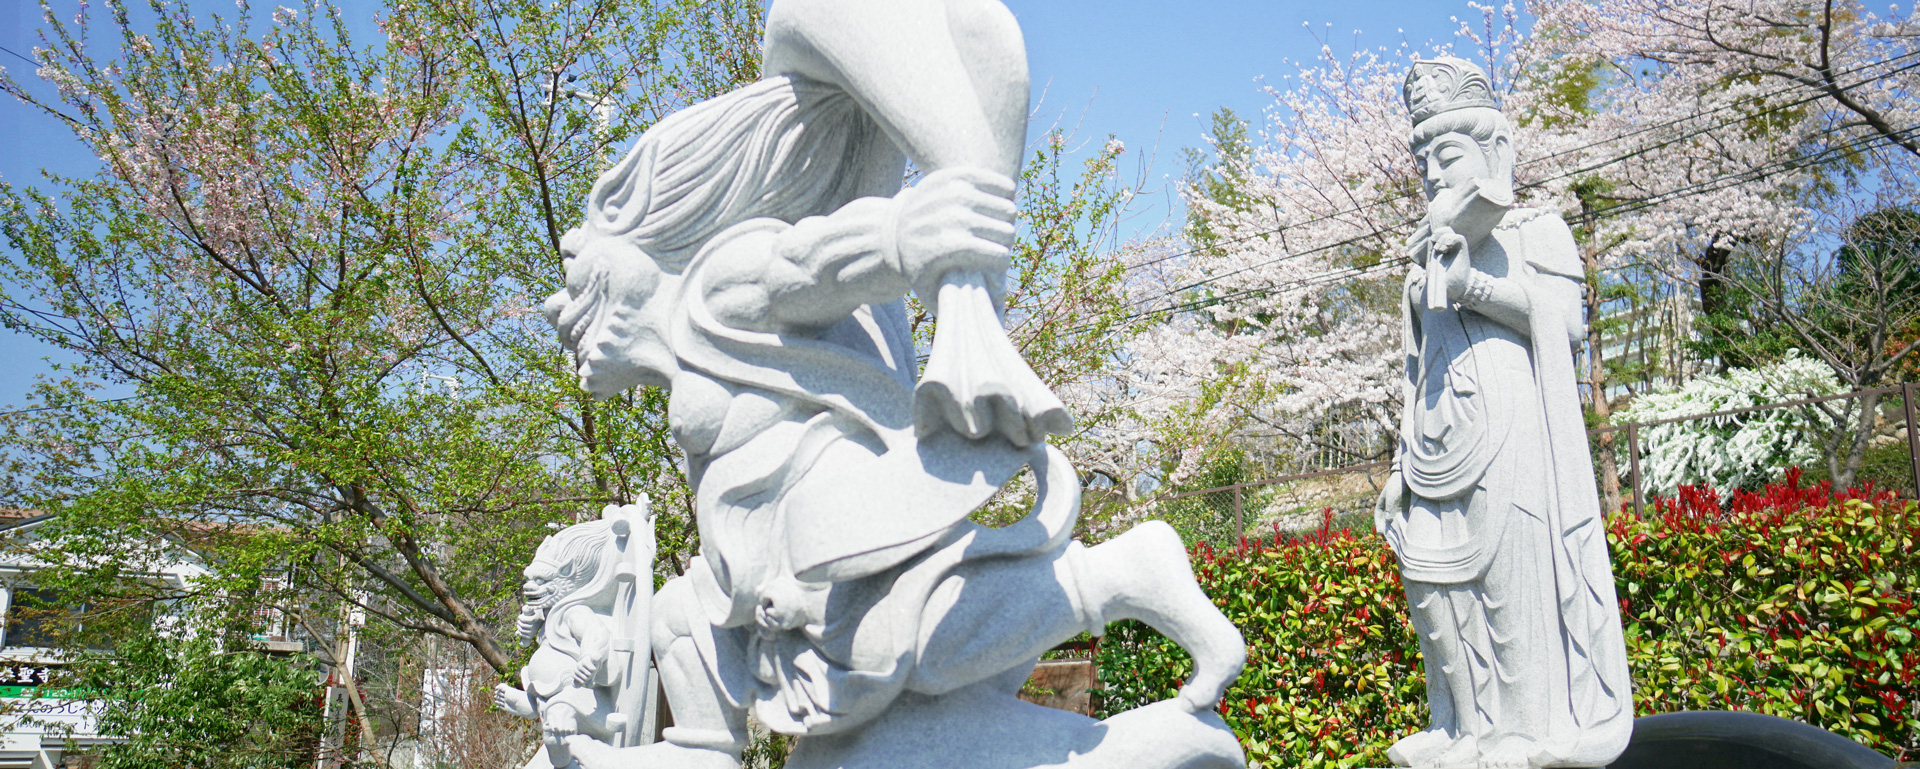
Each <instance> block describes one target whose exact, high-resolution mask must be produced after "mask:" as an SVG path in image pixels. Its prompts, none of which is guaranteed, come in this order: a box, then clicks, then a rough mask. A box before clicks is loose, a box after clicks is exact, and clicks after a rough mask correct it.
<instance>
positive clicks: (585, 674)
mask: <svg viewBox="0 0 1920 769" xmlns="http://www.w3.org/2000/svg"><path fill="white" fill-rule="evenodd" d="M652 533H653V529H652V525H651V521H650V520H649V518H648V508H647V505H646V504H645V503H644V500H643V503H642V504H639V505H608V506H607V508H606V510H604V511H602V513H601V517H600V519H599V520H596V521H588V522H586V523H579V524H575V525H573V526H569V527H567V528H565V529H561V530H560V531H559V532H558V533H556V534H554V535H553V536H551V537H548V538H547V539H546V541H544V542H541V543H540V547H539V549H538V550H536V551H535V552H534V556H533V563H531V564H529V565H528V566H527V568H526V569H525V570H524V571H523V572H522V573H523V574H524V575H525V576H526V580H527V581H526V583H525V584H524V585H522V587H521V595H522V597H523V598H525V599H526V600H525V603H524V604H522V606H521V609H520V618H519V623H518V625H519V628H518V630H519V636H520V641H521V642H522V643H528V644H534V645H535V648H534V652H533V655H532V657H531V658H530V659H528V660H527V665H526V667H523V668H521V669H520V687H519V688H514V687H511V686H508V685H506V684H500V685H499V686H498V687H495V689H494V702H495V703H496V704H498V705H499V706H500V709H502V710H505V711H507V712H509V713H512V714H514V715H517V716H520V717H523V718H531V719H536V720H538V721H539V723H540V737H541V748H542V750H541V753H540V756H536V757H535V759H534V762H533V764H531V765H530V766H532V767H533V769H546V767H545V765H547V764H551V765H552V766H554V767H566V766H570V765H571V764H572V763H573V756H572V749H571V748H570V747H569V743H568V740H570V739H572V738H574V737H577V736H579V737H587V738H589V739H593V740H598V741H601V742H606V743H609V744H638V740H637V739H636V738H637V737H638V736H639V731H640V730H639V728H638V727H640V726H641V724H640V722H639V720H638V718H637V717H638V716H639V715H640V709H641V704H642V703H643V702H644V698H645V696H646V694H647V689H648V685H649V683H650V679H649V678H648V677H647V674H646V670H647V661H646V659H645V657H644V655H640V656H636V655H635V654H634V650H635V647H636V643H635V640H636V639H635V633H636V631H638V635H639V638H641V639H644V638H645V637H646V624H647V619H646V616H645V607H646V602H645V601H644V600H643V599H644V597H645V594H646V593H647V592H650V591H651V588H652V584H651V580H652V575H651V568H650V567H651V565H652V563H653V554H654V543H653V537H652ZM642 577H644V578H645V580H646V581H645V582H642V581H641V578H642ZM541 756H544V760H543V759H542V758H541Z"/></svg>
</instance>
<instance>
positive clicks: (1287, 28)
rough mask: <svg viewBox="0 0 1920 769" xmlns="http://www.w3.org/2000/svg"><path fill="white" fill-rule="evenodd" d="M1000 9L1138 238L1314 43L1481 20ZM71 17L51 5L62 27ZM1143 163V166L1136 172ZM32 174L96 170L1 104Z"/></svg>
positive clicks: (1065, 1) (66, 137)
mask: <svg viewBox="0 0 1920 769" xmlns="http://www.w3.org/2000/svg"><path fill="white" fill-rule="evenodd" d="M1005 2H1007V5H1008V7H1010V8H1012V9H1013V12H1014V14H1015V15H1016V16H1018V17H1019V19H1020V24H1021V28H1022V29H1023V30H1024V32H1025V34H1026V39H1027V56H1028V66H1029V69H1030V71H1031V73H1032V77H1033V87H1034V95H1035V98H1036V99H1041V98H1042V97H1043V96H1044V102H1043V103H1042V104H1041V105H1040V106H1041V118H1040V119H1039V120H1037V121H1036V124H1035V130H1036V131H1038V130H1045V129H1046V128H1048V127H1049V126H1051V125H1053V124H1054V123H1055V121H1056V120H1057V121H1058V123H1059V125H1060V126H1061V127H1062V128H1065V129H1068V130H1070V131H1073V132H1074V133H1075V136H1076V137H1077V138H1078V139H1081V140H1085V141H1091V142H1095V143H1097V142H1099V141H1102V140H1104V139H1105V138H1106V137H1107V136H1108V135H1109V134H1111V135H1114V136H1117V137H1119V138H1120V139H1121V140H1122V141H1123V142H1125V143H1126V145H1127V147H1128V150H1129V153H1128V154H1129V155H1130V156H1131V161H1132V162H1130V163H1129V165H1127V166H1126V168H1127V171H1128V173H1129V175H1130V176H1139V177H1142V178H1144V179H1146V180H1147V181H1148V184H1147V185H1145V186H1146V187H1148V188H1149V189H1150V190H1151V189H1152V188H1159V189H1160V192H1159V193H1158V194H1155V195H1148V196H1146V197H1143V198H1142V199H1141V200H1140V201H1139V202H1138V203H1137V205H1136V212H1137V214H1136V216H1135V218H1134V219H1133V220H1132V222H1131V226H1132V227H1133V228H1135V229H1137V230H1151V229H1153V228H1154V227H1155V226H1157V225H1158V224H1159V223H1161V222H1163V221H1166V220H1168V219H1169V218H1171V217H1173V216H1175V215H1177V213H1178V201H1177V200H1176V199H1175V196H1174V195H1173V194H1172V187H1171V182H1172V181H1174V180H1177V179H1178V177H1179V175H1180V173H1181V171H1182V169H1183V165H1182V162H1181V160H1180V157H1179V155H1180V149H1181V148H1182V147H1193V146H1200V145H1201V144H1202V143H1203V141H1204V140H1203V138H1202V136H1203V134H1204V133H1205V130H1206V119H1207V116H1208V115H1209V114H1211V113H1212V112H1213V111H1214V110H1216V109H1218V108H1220V107H1223V106H1224V107H1231V108H1232V109H1234V110H1235V111H1236V112H1239V113H1240V114H1242V115H1245V116H1248V117H1250V118H1256V119H1257V117H1258V116H1259V115H1260V114H1261V110H1262V109H1263V108H1264V107H1265V106H1266V105H1267V104H1269V103H1270V99H1268V98H1267V97H1266V96H1265V95H1264V94H1263V93H1262V92H1261V90H1260V81H1261V80H1262V78H1265V79H1266V80H1267V81H1268V82H1271V83H1273V84H1274V85H1280V84H1281V83H1282V82H1283V81H1282V78H1283V77H1284V76H1285V75H1287V74H1288V73H1290V72H1292V71H1294V69H1295V67H1294V66H1293V65H1292V64H1290V63H1289V62H1300V61H1308V60H1311V59H1313V58H1314V57H1315V56H1317V55H1318V51H1319V50H1320V47H1321V45H1322V44H1323V42H1324V43H1326V44H1329V45H1331V46H1332V47H1333V48H1334V49H1335V50H1336V51H1340V52H1345V51H1349V50H1351V49H1353V48H1355V47H1356V46H1357V47H1364V48H1378V47H1386V48H1390V49H1397V48H1398V47H1399V46H1400V45H1401V43H1403V42H1405V43H1409V44H1410V45H1411V46H1412V47H1413V48H1415V49H1416V50H1425V49H1427V48H1428V47H1429V46H1430V44H1433V43H1442V44H1445V43H1451V42H1452V41H1453V34H1454V30H1455V29H1456V28H1457V27H1458V25H1457V24H1456V23H1455V22H1453V21H1451V20H1450V19H1451V17H1454V16H1460V17H1463V18H1466V17H1477V16H1478V15H1479V14H1478V12H1477V11H1475V10H1474V9H1472V8H1470V7H1469V6H1468V5H1467V4H1466V0H1458V2H1456V1H1455V0H1420V1H1415V0H1383V1H1381V2H1366V1H1364V0H1360V1H1351V0H1350V1H1349V2H1326V1H1325V0H1317V1H1311V0H1260V1H1257V2H1223V1H1220V0H1185V1H1184V2H1177V1H1176V2H1168V1H1167V0H1151V1H1150V0H1101V1H1100V2H1091V1H1089V0H1005ZM76 5H77V4H76V3H74V2H69V1H66V0H57V1H56V2H55V8H56V10H57V11H58V12H61V13H67V14H71V13H72V12H73V11H74V9H75V7H76ZM214 5H217V6H218V7H220V8H221V9H222V10H225V9H228V8H230V7H231V6H228V5H227V4H226V3H225V2H218V3H215V4H214ZM256 5H259V6H261V7H269V6H270V5H271V3H270V2H264V1H263V2H257V3H256ZM343 5H344V6H345V7H346V8H347V9H348V10H349V14H352V13H353V12H354V11H356V10H358V11H359V12H360V13H361V14H362V15H365V14H366V13H368V12H369V11H370V9H371V8H372V7H373V5H374V4H373V3H371V2H366V1H365V0H346V2H344V3H343ZM35 6H36V4H35V3H32V2H29V0H0V46H4V47H5V48H6V49H8V50H9V51H13V52H17V53H20V54H30V51H31V49H32V48H33V46H34V45H35V44H36V43H37V42H38V37H37V29H38V27H39V23H40V17H39V12H38V9H37V8H36V7H35ZM95 8H96V10H98V6H95ZM0 66H4V67H6V69H7V71H8V72H10V73H12V74H13V75H14V76H15V77H16V78H20V79H23V80H24V79H29V78H31V76H32V73H31V67H29V66H28V65H27V62H25V61H22V60H21V59H19V58H17V57H15V56H14V55H13V54H11V53H7V52H4V51H0ZM1148 155H1151V156H1152V158H1151V159H1152V161H1153V162H1152V163H1151V164H1150V165H1140V163H1142V162H1144V161H1146V160H1147V159H1148ZM42 168H47V169H52V170H55V171H58V172H61V173H66V174H85V173H87V172H89V171H90V170H91V169H92V168H94V162H93V159H92V156H91V155H89V154H88V153H87V152H85V151H84V150H83V149H81V148H80V146H79V145H78V144H77V143H76V142H74V140H73V138H72V136H71V135H70V134H69V133H67V131H66V129H65V128H64V127H63V126H62V125H60V123H59V122H58V121H56V120H54V119H53V118H50V117H47V116H45V115H42V114H40V113H38V112H36V111H33V110H31V109H28V108H26V107H24V106H22V105H21V104H19V103H17V102H15V101H13V100H12V99H10V98H8V99H4V100H3V101H0V180H5V181H7V182H9V183H12V184H15V185H36V184H40V183H41V182H40V171H41V169H42ZM0 247H4V246H0ZM49 356H51V357H52V358H53V359H54V360H56V361H57V360H60V359H61V358H62V356H61V354H60V353H59V352H58V351H57V350H53V349H51V348H47V347H44V346H42V345H39V344H37V343H34V342H33V341H31V340H28V339H26V338H24V337H21V336H19V335H17V334H13V333H10V332H7V331H4V330H0V410H3V409H6V408H10V407H17V406H19V405H21V404H22V403H23V402H24V401H25V399H26V393H27V391H28V389H29V388H30V387H31V386H32V385H33V381H34V378H35V376H37V375H39V374H41V373H43V372H45V371H46V370H47V367H48V363H47V361H46V360H45V358H47V357H49Z"/></svg>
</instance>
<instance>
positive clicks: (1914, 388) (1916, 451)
mask: <svg viewBox="0 0 1920 769" xmlns="http://www.w3.org/2000/svg"><path fill="white" fill-rule="evenodd" d="M1916 394H1920V385H1916V384H1915V383H1913V382H1908V383H1906V384H1903V385H1901V386H1900V399H1901V400H1902V401H1905V403H1904V404H1902V405H1904V406H1906V410H1907V469H1909V470H1912V471H1913V498H1914V499H1920V430H1915V429H1914V427H1915V424H1916V422H1920V420H1916V419H1915V418H1914V406H1913V398H1914V395H1916Z"/></svg>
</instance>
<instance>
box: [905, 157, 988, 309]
mask: <svg viewBox="0 0 1920 769" xmlns="http://www.w3.org/2000/svg"><path fill="white" fill-rule="evenodd" d="M895 200H897V201H899V204H900V208H899V211H898V213H897V214H896V216H897V219H896V220H895V223H894V248H895V250H896V252H897V253H898V254H899V258H900V271H901V273H902V274H904V275H906V276H907V279H908V280H909V281H910V282H911V283H912V285H913V288H914V291H915V292H916V293H918V294H919V295H920V297H921V298H922V300H924V301H928V302H931V301H933V300H934V297H935V294H936V288H937V287H938V286H939V283H940V278H941V277H942V276H944V275H946V274H947V273H948V272H952V271H954V270H972V271H978V272H979V273H981V274H983V275H986V276H989V277H991V278H997V277H999V276H1000V275H1004V274H1005V273H1006V271H1007V261H1008V255H1009V253H1010V251H1009V247H1010V246H1011V245H1012V244H1013V218H1014V214H1015V209H1014V206H1013V180H1011V179H1008V178H1007V177H1005V176H1001V175H1000V174H996V173H994V172H992V171H988V170H986V169H982V168H949V169H944V170H940V171H935V172H933V173H931V174H928V175H927V178H926V179H924V180H922V181H921V182H920V183H919V184H916V185H914V186H912V187H909V188H907V189H905V190H902V191H901V192H900V194H899V195H898V196H896V197H895Z"/></svg>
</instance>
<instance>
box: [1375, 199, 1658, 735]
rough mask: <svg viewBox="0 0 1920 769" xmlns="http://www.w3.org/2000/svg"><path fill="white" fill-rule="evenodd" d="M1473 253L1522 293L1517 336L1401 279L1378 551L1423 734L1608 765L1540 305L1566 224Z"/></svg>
mask: <svg viewBox="0 0 1920 769" xmlns="http://www.w3.org/2000/svg"><path fill="white" fill-rule="evenodd" d="M1487 245H1497V246H1498V248H1486V246H1487ZM1480 249H1481V250H1480V251H1474V252H1472V254H1471V258H1472V260H1473V264H1474V266H1475V267H1476V268H1478V269H1481V270H1483V271H1486V272H1488V273H1489V274H1491V275H1493V276H1494V277H1496V278H1499V277H1504V278H1507V279H1510V280H1513V281H1514V282H1515V283H1517V284H1518V285H1519V286H1520V287H1521V289H1522V290H1523V291H1524V292H1525V293H1526V295H1527V297H1528V300H1529V305H1530V308H1529V311H1528V317H1527V326H1528V328H1526V329H1525V330H1524V331H1523V330H1518V329H1513V328H1509V327H1508V326H1506V325H1503V324H1501V323H1499V322H1497V321H1495V320H1493V319H1491V318H1489V317H1487V316H1485V315H1482V314H1480V313H1479V312H1476V311H1474V310H1471V309H1463V308H1460V307H1459V306H1458V305H1455V306H1453V307H1450V308H1448V309H1446V310H1440V311H1428V310H1427V309H1426V308H1425V307H1424V305H1423V302H1421V301H1419V299H1420V296H1421V292H1419V291H1416V290H1414V287H1415V277H1414V276H1413V275H1410V276H1409V277H1408V290H1407V291H1404V292H1403V296H1402V317H1403V337H1404V340H1405V352H1406V363H1407V379H1406V382H1405V385H1404V394H1405V409H1404V412H1403V421H1402V425H1401V447H1400V456H1399V463H1400V467H1399V469H1400V471H1401V473H1402V477H1403V478H1404V479H1405V481H1406V484H1407V487H1408V489H1409V491H1410V492H1411V497H1410V504H1409V505H1408V510H1407V511H1405V513H1404V514H1402V515H1398V516H1394V517H1393V518H1391V519H1390V521H1389V523H1388V526H1387V529H1386V535H1387V538H1388V542H1389V543H1390V544H1391V545H1392V546H1393V548H1394V550H1395V552H1396V554H1397V555H1398V556H1399V559H1400V565H1401V574H1402V576H1403V578H1404V580H1405V581H1406V583H1407V585H1408V595H1409V599H1410V601H1412V602H1413V603H1414V607H1413V609H1414V616H1415V625H1416V629H1417V630H1418V631H1419V632H1420V633H1421V635H1422V651H1423V653H1424V654H1425V656H1426V657H1427V665H1428V682H1429V683H1428V689H1429V701H1430V704H1431V707H1432V710H1433V719H1434V724H1435V726H1436V727H1439V728H1443V729H1446V730H1447V731H1449V732H1451V733H1454V734H1456V735H1459V734H1468V735H1473V736H1475V737H1477V738H1478V739H1479V740H1480V742H1481V745H1482V749H1489V748H1491V747H1493V745H1492V743H1495V742H1498V741H1499V740H1502V739H1505V738H1508V737H1520V738H1524V739H1527V740H1530V741H1532V743H1533V745H1534V748H1535V751H1534V756H1533V759H1534V761H1535V764H1536V765H1545V766H1554V765H1565V766H1593V765H1595V764H1594V763H1591V762H1593V761H1595V760H1597V761H1599V762H1605V761H1607V760H1610V759H1611V758H1612V757H1613V756H1615V755H1617V754H1618V752H1619V750H1621V749H1622V748H1624V746H1625V742H1626V739H1627V737H1628V736H1629V734H1630V733H1631V728H1632V726H1631V725H1632V717H1633V703H1632V697H1631V694H1630V692H1629V684H1630V679H1629V677H1628V672H1627V666H1626V659H1625V649H1624V645H1623V643H1622V636H1621V629H1620V620H1619V615H1618V608H1617V603H1616V598H1615V595H1614V588H1613V574H1612V568H1611V566H1610V563H1609V561H1608V556H1607V547H1606V539H1605V531H1604V528H1605V527H1604V521H1603V519H1602V517H1601V513H1600V505H1599V498H1598V494H1597V492H1596V490H1595V486H1594V480H1593V467H1592V460H1591V457H1590V455H1589V454H1588V448H1587V440H1586V430H1585V424H1584V421H1583V419H1582V416H1581V410H1580V404H1579V401H1578V395H1577V390H1576V389H1575V384H1574V376H1573V359H1572V350H1571V345H1570V341H1571V340H1570V338H1569V331H1570V324H1569V322H1568V312H1569V311H1570V310H1571V308H1569V307H1567V305H1566V298H1565V297H1566V293H1565V292H1564V291H1559V292H1555V291H1552V290H1551V289H1552V288H1553V287H1554V285H1553V284H1554V282H1557V281H1573V282H1574V283H1576V284H1579V283H1582V282H1583V281H1584V277H1583V275H1584V273H1583V269H1582V266H1581V263H1580V261H1579V258H1578V255H1577V253H1576V252H1575V250H1574V244H1573V240H1572V235H1571V233H1570V232H1569V231H1568V230H1567V226H1566V223H1565V222H1563V221H1562V220H1561V219H1559V218H1558V217H1556V216H1552V215H1545V214H1542V213H1541V212H1539V211H1537V210H1531V209H1522V210H1516V211H1513V212H1510V213H1509V214H1508V215H1507V216H1506V218H1505V219H1504V220H1503V222H1502V223H1501V225H1500V226H1499V227H1498V228H1497V229H1496V230H1495V231H1494V234H1493V237H1492V238H1490V239H1489V241H1487V242H1486V243H1483V244H1482V245H1481V246H1480ZM1482 251H1485V252H1487V253H1482ZM1561 285H1562V286H1564V284H1561ZM1556 293H1557V294H1558V295H1556ZM1443 661H1450V662H1451V663H1452V664H1451V665H1450V666H1448V667H1449V668H1450V669H1447V670H1441V669H1440V668H1441V667H1442V663H1443Z"/></svg>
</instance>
